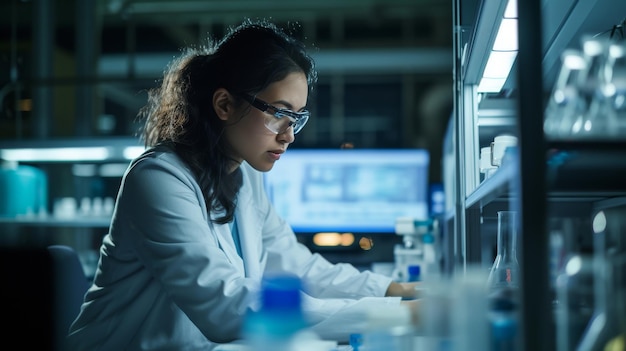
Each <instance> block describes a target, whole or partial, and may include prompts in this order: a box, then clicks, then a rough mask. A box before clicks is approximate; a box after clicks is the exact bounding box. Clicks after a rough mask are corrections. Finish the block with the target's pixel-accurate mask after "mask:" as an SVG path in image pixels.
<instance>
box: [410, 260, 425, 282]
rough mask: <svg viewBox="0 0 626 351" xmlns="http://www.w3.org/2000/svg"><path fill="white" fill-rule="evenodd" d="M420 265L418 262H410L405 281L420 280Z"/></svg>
mask: <svg viewBox="0 0 626 351" xmlns="http://www.w3.org/2000/svg"><path fill="white" fill-rule="evenodd" d="M421 270H422V267H421V266H420V265H419V264H411V265H409V266H408V267H407V273H408V275H407V281H409V282H418V281H420V280H422V277H421Z"/></svg>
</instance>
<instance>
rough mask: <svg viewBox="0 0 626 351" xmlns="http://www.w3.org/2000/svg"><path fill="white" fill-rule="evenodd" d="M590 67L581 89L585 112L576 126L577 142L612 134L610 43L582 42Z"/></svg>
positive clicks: (586, 71) (584, 75) (591, 40)
mask: <svg viewBox="0 0 626 351" xmlns="http://www.w3.org/2000/svg"><path fill="white" fill-rule="evenodd" d="M582 46H583V53H584V56H585V59H586V60H587V63H588V64H587V67H586V69H585V70H584V72H583V74H582V75H581V76H580V78H581V80H580V81H579V84H578V87H579V91H580V93H581V97H582V102H583V104H584V107H583V109H584V110H585V112H584V113H583V114H580V115H578V116H577V117H576V120H575V121H574V123H573V124H572V137H574V138H576V139H584V138H597V137H599V136H605V135H606V134H612V133H613V131H612V128H611V125H610V120H609V118H607V115H606V106H607V101H608V98H607V96H606V92H605V89H606V76H605V74H604V73H605V67H606V58H607V52H608V41H607V40H605V39H602V38H599V37H588V36H585V37H584V38H583V41H582Z"/></svg>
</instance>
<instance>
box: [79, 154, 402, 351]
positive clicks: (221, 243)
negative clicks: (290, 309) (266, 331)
mask: <svg viewBox="0 0 626 351" xmlns="http://www.w3.org/2000/svg"><path fill="white" fill-rule="evenodd" d="M241 169H242V172H243V186H242V188H241V190H240V192H239V195H238V199H237V209H236V213H235V216H236V218H237V224H238V228H239V235H240V241H241V249H242V256H243V259H242V258H241V257H240V256H239V255H238V253H237V250H236V246H235V244H234V241H233V238H232V235H231V231H230V227H229V225H228V224H225V225H217V224H213V223H212V222H211V221H210V220H209V218H208V216H207V212H206V210H205V208H206V206H205V201H204V198H203V196H202V192H201V190H200V187H199V186H198V184H197V182H196V180H195V178H194V176H193V175H192V173H191V172H190V170H189V169H188V168H187V166H186V165H185V164H184V163H183V162H182V161H181V160H180V159H179V158H178V157H177V156H176V155H175V154H174V153H173V152H172V151H171V150H169V149H168V148H166V147H162V146H161V147H158V148H156V149H153V150H148V151H146V152H145V153H144V155H142V156H141V157H139V158H138V159H136V160H134V161H133V162H132V163H131V165H130V167H129V168H128V170H127V172H126V174H125V175H124V177H123V179H122V184H121V187H120V190H119V194H118V200H117V203H116V207H115V211H114V214H113V219H112V222H111V227H110V231H109V234H107V235H106V236H105V237H104V239H103V243H102V246H101V249H100V261H99V264H98V269H97V271H96V275H95V278H94V284H93V285H92V286H91V288H90V289H89V291H88V292H87V294H86V296H85V302H84V304H83V306H82V308H81V312H80V314H79V316H78V318H77V319H76V320H75V321H74V323H73V324H72V326H71V328H70V335H69V342H70V345H72V348H71V349H72V350H90V351H93V350H199V349H202V350H211V349H212V348H214V347H215V346H216V343H223V342H229V341H232V340H234V339H237V338H239V337H240V334H239V331H240V328H241V324H242V321H243V318H244V317H245V314H246V313H247V311H249V310H257V309H258V307H259V301H258V294H257V293H258V291H259V286H260V280H261V278H262V276H263V274H265V273H267V272H270V271H271V272H275V271H283V272H291V273H294V274H296V275H298V276H299V277H301V278H302V280H303V282H304V285H305V289H304V292H303V304H304V309H305V313H306V315H307V316H308V317H309V318H310V322H311V324H312V329H313V331H315V332H317V334H318V335H319V336H320V337H321V338H324V339H334V340H347V338H348V335H349V334H350V333H351V332H355V331H357V330H358V328H359V326H360V325H361V324H360V323H362V322H363V312H364V310H365V308H370V307H376V306H377V305H379V307H380V308H384V305H386V304H398V303H399V300H400V299H399V298H384V297H383V296H384V294H385V291H386V289H387V287H388V285H389V283H390V282H391V279H390V278H389V277H386V276H382V275H378V274H375V273H371V272H359V271H358V270H357V269H355V268H354V267H352V266H351V265H346V264H331V263H329V262H328V261H327V260H325V259H324V258H323V257H322V256H320V255H318V254H312V253H311V252H310V251H309V250H308V249H307V248H306V247H305V246H303V245H302V244H300V243H298V241H297V239H296V237H295V235H294V233H293V231H292V230H291V228H290V227H289V225H288V223H286V222H285V221H284V220H283V219H281V218H280V217H279V216H278V215H277V214H276V212H275V211H274V209H273V207H272V206H271V204H270V202H269V201H268V199H267V197H266V194H265V192H264V190H263V186H262V174H261V173H260V172H257V171H255V170H253V169H252V168H251V167H250V166H249V165H247V164H245V163H244V164H242V165H241Z"/></svg>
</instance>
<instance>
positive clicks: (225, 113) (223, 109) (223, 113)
mask: <svg viewBox="0 0 626 351" xmlns="http://www.w3.org/2000/svg"><path fill="white" fill-rule="evenodd" d="M213 108H214V109H215V113H216V114H217V117H218V118H219V119H221V120H222V121H227V120H228V119H229V118H230V116H231V115H232V114H233V111H234V110H233V97H232V95H230V93H229V92H228V90H226V89H224V88H219V89H217V90H216V91H215V93H213Z"/></svg>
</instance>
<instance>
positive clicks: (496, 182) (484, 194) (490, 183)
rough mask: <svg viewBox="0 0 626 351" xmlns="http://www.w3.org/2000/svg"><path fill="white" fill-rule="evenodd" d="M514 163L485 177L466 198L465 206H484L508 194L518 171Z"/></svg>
mask: <svg viewBox="0 0 626 351" xmlns="http://www.w3.org/2000/svg"><path fill="white" fill-rule="evenodd" d="M516 168H517V167H515V166H513V165H509V166H502V167H501V168H500V169H498V170H497V171H496V173H494V174H493V175H492V176H491V177H489V178H487V179H485V180H484V181H483V182H482V183H480V185H478V187H477V188H476V190H474V191H473V192H472V193H471V194H470V195H469V196H468V197H467V198H466V199H465V208H467V209H476V208H479V207H483V206H485V205H487V204H488V203H490V202H491V201H493V200H495V199H496V198H498V197H501V196H503V195H504V194H507V193H508V192H509V189H510V182H511V180H512V179H513V176H514V175H515V174H516V173H517V172H516V171H515V170H516Z"/></svg>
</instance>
